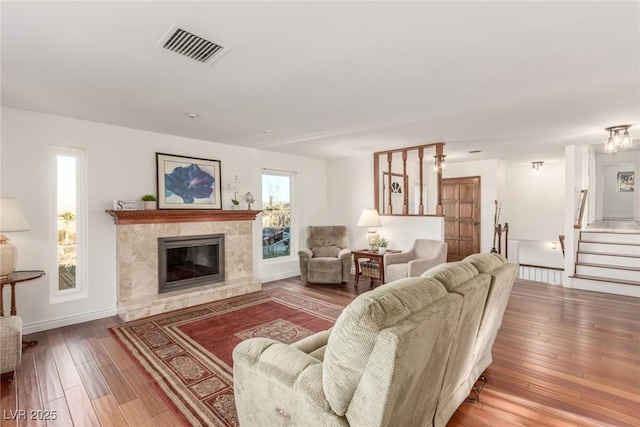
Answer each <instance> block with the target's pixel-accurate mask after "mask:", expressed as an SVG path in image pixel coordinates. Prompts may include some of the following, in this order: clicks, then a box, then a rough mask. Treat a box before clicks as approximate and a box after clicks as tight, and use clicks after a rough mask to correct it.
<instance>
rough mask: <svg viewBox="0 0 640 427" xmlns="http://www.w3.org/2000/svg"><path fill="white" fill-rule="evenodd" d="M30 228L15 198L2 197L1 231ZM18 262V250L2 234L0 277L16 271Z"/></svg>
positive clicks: (0, 240)
mask: <svg viewBox="0 0 640 427" xmlns="http://www.w3.org/2000/svg"><path fill="white" fill-rule="evenodd" d="M28 230H30V228H29V224H28V223H27V220H26V219H25V218H24V215H22V211H21V210H20V206H18V203H17V202H16V201H15V200H14V199H7V198H0V233H5V232H6V233H9V232H14V231H28ZM17 262H18V251H17V249H16V247H15V245H14V244H12V243H9V239H8V238H7V237H6V236H5V235H4V234H0V277H6V276H8V275H10V274H11V273H13V272H14V270H15V269H16V264H17Z"/></svg>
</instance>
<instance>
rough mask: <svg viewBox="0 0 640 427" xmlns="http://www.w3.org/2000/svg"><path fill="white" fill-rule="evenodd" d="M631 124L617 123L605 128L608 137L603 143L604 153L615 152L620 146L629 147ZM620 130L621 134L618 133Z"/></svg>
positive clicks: (631, 142)
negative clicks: (617, 124)
mask: <svg viewBox="0 0 640 427" xmlns="http://www.w3.org/2000/svg"><path fill="white" fill-rule="evenodd" d="M630 127H631V125H619V126H611V127H608V128H605V129H604V130H606V131H608V132H609V138H608V139H607V140H606V142H605V143H604V152H605V153H615V152H616V151H618V147H620V148H631V146H632V145H633V137H632V136H631V135H630V134H629V128H630ZM620 132H622V135H620Z"/></svg>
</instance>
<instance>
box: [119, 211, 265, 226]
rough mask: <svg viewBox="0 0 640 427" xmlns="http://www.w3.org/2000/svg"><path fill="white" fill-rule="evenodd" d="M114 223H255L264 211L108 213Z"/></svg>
mask: <svg viewBox="0 0 640 427" xmlns="http://www.w3.org/2000/svg"><path fill="white" fill-rule="evenodd" d="M106 212H107V213H108V214H109V215H111V216H112V217H113V222H115V223H116V224H118V225H124V224H163V223H170V222H209V221H253V220H254V219H256V216H257V215H258V214H259V213H260V212H262V211H254V210H248V209H245V210H241V209H238V210H212V209H164V210H162V209H157V210H136V211H114V210H108V211H106Z"/></svg>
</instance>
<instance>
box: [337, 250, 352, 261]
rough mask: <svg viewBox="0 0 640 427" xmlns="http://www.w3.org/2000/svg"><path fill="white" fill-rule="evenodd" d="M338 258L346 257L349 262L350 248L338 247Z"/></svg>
mask: <svg viewBox="0 0 640 427" xmlns="http://www.w3.org/2000/svg"><path fill="white" fill-rule="evenodd" d="M338 258H340V259H341V260H344V259H345V258H347V259H348V260H349V262H351V249H349V248H344V249H340V252H338Z"/></svg>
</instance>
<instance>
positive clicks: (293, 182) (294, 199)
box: [260, 168, 298, 264]
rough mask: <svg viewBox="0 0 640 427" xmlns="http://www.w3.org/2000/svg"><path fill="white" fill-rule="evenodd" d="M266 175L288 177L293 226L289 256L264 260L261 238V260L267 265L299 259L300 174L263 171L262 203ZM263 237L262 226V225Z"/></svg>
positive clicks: (290, 233)
mask: <svg viewBox="0 0 640 427" xmlns="http://www.w3.org/2000/svg"><path fill="white" fill-rule="evenodd" d="M265 175H275V176H286V177H288V178H289V203H290V204H289V206H290V208H291V225H290V227H289V255H288V256H281V257H277V258H267V259H264V258H262V237H261V238H260V248H261V249H260V260H261V261H262V262H263V263H265V264H277V263H278V262H288V261H291V260H292V259H294V258H297V257H298V173H297V172H295V171H287V170H278V169H265V168H263V169H262V173H261V174H260V193H261V194H260V200H261V201H262V196H263V194H262V180H263V179H264V176H265ZM260 231H261V234H260V236H262V224H261V225H260Z"/></svg>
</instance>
